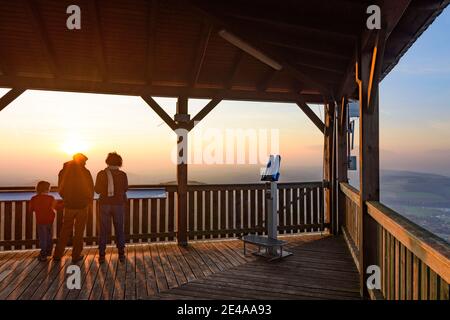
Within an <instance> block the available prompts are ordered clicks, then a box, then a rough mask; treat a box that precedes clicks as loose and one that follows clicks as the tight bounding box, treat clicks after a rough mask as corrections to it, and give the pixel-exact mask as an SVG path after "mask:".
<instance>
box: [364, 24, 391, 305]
mask: <svg viewBox="0 0 450 320" xmlns="http://www.w3.org/2000/svg"><path fill="white" fill-rule="evenodd" d="M384 44H385V33H384V32H383V31H379V32H378V36H377V37H376V39H375V43H374V46H373V47H372V49H371V50H370V51H362V50H361V51H360V54H359V58H358V61H359V68H358V67H357V76H358V75H360V79H359V81H358V84H359V103H360V123H359V130H360V133H359V171H360V203H359V207H360V210H361V219H360V220H359V221H360V225H359V230H360V232H361V241H360V248H359V253H360V255H359V265H360V285H361V294H362V296H363V297H364V298H366V299H369V298H370V294H369V291H368V289H367V286H366V282H367V277H368V274H367V273H366V270H367V267H368V266H370V265H376V264H377V263H378V261H379V260H378V256H377V254H378V246H377V245H378V239H377V236H378V233H377V223H376V222H375V220H374V219H373V218H372V217H371V216H370V215H369V214H368V212H367V201H379V200H380V145H379V98H378V83H379V79H380V74H381V67H382V60H383V56H384Z"/></svg>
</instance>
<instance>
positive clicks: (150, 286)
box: [142, 246, 158, 296]
mask: <svg viewBox="0 0 450 320" xmlns="http://www.w3.org/2000/svg"><path fill="white" fill-rule="evenodd" d="M148 248H150V247H149V246H142V255H143V260H144V261H143V262H144V269H145V281H146V289H147V296H153V295H156V294H157V293H158V284H157V282H156V274H155V269H154V267H153V261H152V256H151V253H150V250H149V249H148Z"/></svg>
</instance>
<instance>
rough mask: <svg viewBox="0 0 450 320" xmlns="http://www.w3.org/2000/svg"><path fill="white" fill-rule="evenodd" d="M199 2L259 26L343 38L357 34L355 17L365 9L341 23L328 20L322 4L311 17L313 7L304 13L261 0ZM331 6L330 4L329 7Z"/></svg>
mask: <svg viewBox="0 0 450 320" xmlns="http://www.w3.org/2000/svg"><path fill="white" fill-rule="evenodd" d="M196 2H197V3H198V4H200V5H201V4H205V3H208V5H209V7H210V8H212V9H214V10H217V11H220V12H221V13H222V14H223V15H224V16H227V17H231V18H233V19H236V20H244V21H249V22H251V23H252V24H253V25H255V27H256V28H258V27H259V26H261V25H268V26H271V27H275V28H278V29H283V30H295V31H302V32H305V31H306V32H311V33H314V34H319V33H320V34H325V35H328V36H330V37H341V38H342V37H344V38H356V37H357V34H356V28H355V24H358V23H359V20H358V19H357V17H355V16H356V15H357V13H359V12H361V11H362V10H361V9H362V8H360V9H358V10H357V11H354V13H355V16H351V15H349V16H347V19H346V21H341V23H340V24H339V25H336V24H335V23H330V21H327V20H326V19H325V16H326V15H323V14H321V12H322V10H321V9H323V6H322V7H320V6H319V4H315V6H318V9H317V10H314V13H315V15H314V16H311V10H309V11H307V12H306V13H305V10H301V9H300V10H298V8H295V7H287V6H283V4H282V3H279V4H277V5H273V3H267V2H266V3H264V2H261V1H254V2H249V1H245V2H242V1H212V2H211V1H207V0H198V1H196ZM331 5H332V4H328V6H331ZM305 9H306V8H305ZM337 14H338V13H336V15H337Z"/></svg>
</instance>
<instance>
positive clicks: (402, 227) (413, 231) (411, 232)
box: [367, 201, 450, 283]
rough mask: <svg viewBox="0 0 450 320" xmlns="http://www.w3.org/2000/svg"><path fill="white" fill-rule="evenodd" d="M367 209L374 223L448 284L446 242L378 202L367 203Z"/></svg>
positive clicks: (448, 248)
mask: <svg viewBox="0 0 450 320" xmlns="http://www.w3.org/2000/svg"><path fill="white" fill-rule="evenodd" d="M367 207H368V213H369V214H370V215H371V216H372V217H373V218H374V219H375V221H377V222H378V223H379V224H380V225H381V226H382V227H383V228H384V229H386V230H387V231H388V232H389V233H390V234H392V235H393V236H394V237H395V238H396V239H397V240H398V241H400V242H401V243H402V244H403V245H404V246H405V247H406V248H407V249H408V250H410V251H411V252H412V253H413V254H414V255H416V256H417V257H418V258H419V259H420V260H422V261H423V262H424V263H425V264H426V265H428V266H429V267H430V268H431V269H433V271H434V272H436V273H437V274H438V275H439V276H440V277H441V278H442V279H444V280H445V281H446V282H447V283H450V246H449V245H448V243H447V242H445V241H444V240H442V239H440V238H439V237H437V236H435V235H434V234H432V233H431V232H429V231H427V230H425V229H424V228H422V227H420V226H418V225H416V224H415V223H413V222H411V221H409V220H408V219H406V218H404V217H402V216H401V215H400V214H398V213H397V212H395V211H393V210H392V209H389V208H388V207H386V206H384V205H382V204H381V203H379V202H376V201H369V202H367Z"/></svg>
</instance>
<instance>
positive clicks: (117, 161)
mask: <svg viewBox="0 0 450 320" xmlns="http://www.w3.org/2000/svg"><path fill="white" fill-rule="evenodd" d="M105 162H106V164H107V165H108V166H118V167H121V166H122V157H121V156H120V155H119V154H118V153H117V152H110V153H109V154H108V157H107V158H106V161H105Z"/></svg>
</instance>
